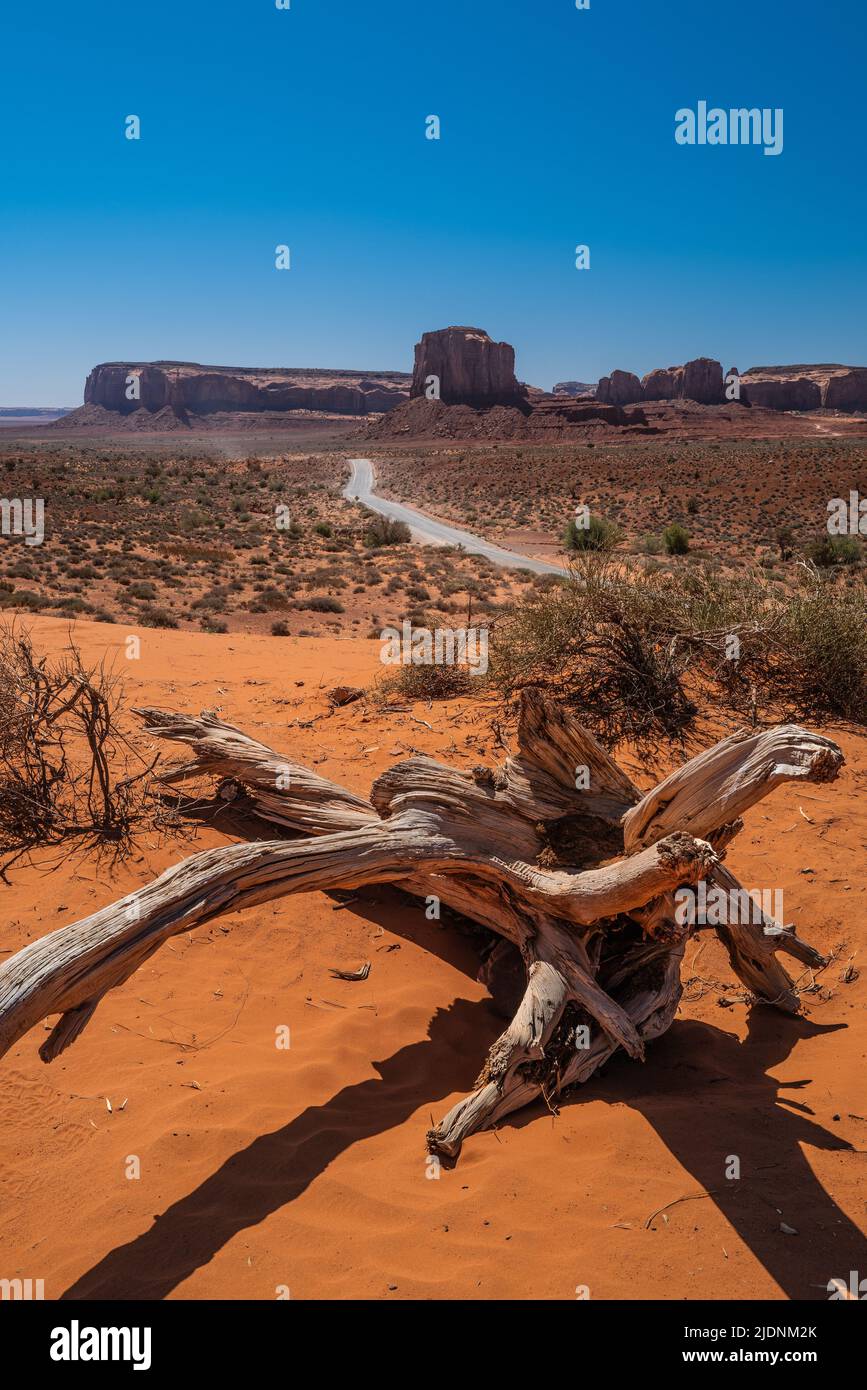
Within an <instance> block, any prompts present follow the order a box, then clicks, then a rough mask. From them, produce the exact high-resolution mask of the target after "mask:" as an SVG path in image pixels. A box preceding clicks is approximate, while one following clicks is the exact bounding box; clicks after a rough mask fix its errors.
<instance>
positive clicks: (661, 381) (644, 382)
mask: <svg viewBox="0 0 867 1390" xmlns="http://www.w3.org/2000/svg"><path fill="white" fill-rule="evenodd" d="M682 380H683V367H655V368H654V370H653V371H652V372H648V373H647V376H645V377H642V379H641V398H642V400H645V401H674V400H676V399H677V397H678V396H679V395H680V386H681V382H682Z"/></svg>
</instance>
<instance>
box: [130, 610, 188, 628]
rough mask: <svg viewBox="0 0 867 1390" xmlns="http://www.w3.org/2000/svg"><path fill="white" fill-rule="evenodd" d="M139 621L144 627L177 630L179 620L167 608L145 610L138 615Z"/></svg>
mask: <svg viewBox="0 0 867 1390" xmlns="http://www.w3.org/2000/svg"><path fill="white" fill-rule="evenodd" d="M138 621H139V622H140V623H141V625H142V627H167V628H176V627H177V625H178V620H177V618H176V617H175V616H174V615H173V614H172V613H170V612H169V611H168V609H167V608H152V607H150V606H148V607H147V608H143V609H142V610H141V612H140V613H139V615H138Z"/></svg>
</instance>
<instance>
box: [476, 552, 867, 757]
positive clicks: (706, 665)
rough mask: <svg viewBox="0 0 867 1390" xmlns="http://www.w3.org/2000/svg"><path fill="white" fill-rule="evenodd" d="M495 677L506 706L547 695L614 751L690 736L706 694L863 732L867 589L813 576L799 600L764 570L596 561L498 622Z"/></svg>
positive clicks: (808, 575) (719, 701)
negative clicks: (511, 699) (849, 723)
mask: <svg viewBox="0 0 867 1390" xmlns="http://www.w3.org/2000/svg"><path fill="white" fill-rule="evenodd" d="M732 637H737V644H735V645H734V649H733V646H732V643H731V638H732ZM733 652H736V655H735V654H733ZM491 678H492V680H493V682H494V684H495V685H496V686H497V687H498V688H499V689H500V690H501V691H502V692H503V693H504V694H505V695H506V696H507V697H508V696H512V695H514V694H515V693H516V692H517V691H518V690H520V689H521V688H522V687H523V686H527V685H543V686H545V685H547V686H550V687H551V688H552V690H554V691H556V693H558V694H559V695H560V696H561V698H563V699H564V700H565V701H566V702H567V703H568V704H569V705H570V706H572V708H574V709H575V710H576V712H577V713H578V715H579V717H580V719H581V720H582V722H584V723H585V724H587V725H588V727H589V728H591V729H592V730H593V731H594V732H595V733H596V734H597V735H598V736H599V737H600V738H602V739H603V740H604V741H605V742H606V743H608V744H609V745H613V744H616V743H617V742H618V741H620V740H622V739H624V738H630V739H633V740H635V741H636V742H639V743H640V742H641V741H643V740H649V739H659V738H663V739H677V738H681V737H682V736H683V735H684V733H685V731H686V730H688V729H689V728H690V726H691V725H692V723H693V721H694V718H695V715H696V713H697V707H698V702H699V699H700V698H702V697H706V696H707V695H708V693H711V695H712V699H713V701H714V704H715V705H716V706H717V707H718V708H723V709H726V710H728V711H730V712H732V713H737V714H739V715H742V714H743V713H744V712H745V711H750V712H753V711H755V712H756V713H757V712H758V710H759V709H764V708H767V709H768V710H769V711H771V712H774V711H776V712H777V714H778V713H779V712H780V710H781V709H783V710H784V711H785V712H786V713H787V714H788V713H791V714H794V715H798V716H800V717H808V718H809V717H812V718H818V717H822V716H837V717H843V718H846V719H852V720H858V721H859V722H861V723H865V722H867V590H865V586H864V584H863V583H862V582H860V580H858V579H853V580H852V582H851V583H850V584H849V585H848V586H847V585H844V584H842V583H841V582H840V581H839V580H836V579H832V578H825V577H823V576H822V575H821V574H820V573H819V571H817V570H816V569H810V570H807V571H806V572H805V574H804V580H803V586H802V588H801V589H800V590H798V591H797V592H795V593H794V594H793V593H792V592H791V591H790V590H786V589H784V588H782V587H781V586H780V585H777V584H774V583H772V582H769V581H768V580H767V579H766V577H765V576H764V575H763V574H762V573H761V571H759V570H749V571H745V572H742V573H740V574H738V575H737V576H736V577H725V576H722V575H720V574H719V573H718V572H715V571H714V570H712V569H711V568H710V567H709V566H699V567H696V568H695V569H692V570H685V571H682V572H681V571H678V572H676V573H670V572H668V571H666V570H656V571H653V570H650V569H648V568H645V567H644V566H642V565H636V566H626V565H618V564H615V563H614V562H613V561H612V560H611V559H610V557H609V558H606V557H603V556H598V555H597V556H590V555H588V556H585V557H583V558H582V559H581V560H580V562H576V563H575V565H574V566H573V572H572V574H571V576H570V578H569V580H568V581H567V582H566V583H565V584H558V585H555V586H552V587H550V588H548V589H539V588H534V589H533V590H532V591H531V592H530V593H529V594H527V595H526V596H523V597H522V598H521V600H520V601H519V602H518V604H517V605H516V606H515V607H514V608H512V609H511V610H509V611H508V612H507V613H506V614H505V615H504V616H503V617H501V618H499V619H498V621H497V625H496V627H495V628H494V630H493V643H492V649H491ZM775 717H776V716H775Z"/></svg>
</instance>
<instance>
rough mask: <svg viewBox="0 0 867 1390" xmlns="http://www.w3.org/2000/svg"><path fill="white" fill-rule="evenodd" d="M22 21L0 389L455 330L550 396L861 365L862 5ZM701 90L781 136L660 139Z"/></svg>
mask: <svg viewBox="0 0 867 1390" xmlns="http://www.w3.org/2000/svg"><path fill="white" fill-rule="evenodd" d="M17 9H18V12H17V13H15V14H12V13H11V8H7V14H6V17H4V20H3V36H4V39H5V43H4V50H5V55H6V62H5V64H4V78H3V83H2V84H0V156H2V200H3V206H2V216H0V305H2V308H0V322H2V334H0V405H54V404H59V405H75V404H78V403H79V402H80V400H81V392H82V387H83V383H84V377H85V375H86V373H87V370H88V369H89V368H90V367H91V366H92V365H93V364H94V363H96V362H98V361H106V360H114V359H126V358H132V359H153V358H178V359H190V360H195V361H204V362H213V363H226V364H232V365H248V366H328V367H357V368H366V369H368V370H373V369H377V368H404V369H409V368H410V367H411V362H412V347H413V344H414V342H415V341H416V340H417V338H418V337H419V335H420V333H421V332H423V331H424V330H425V329H430V328H438V327H443V326H445V325H447V324H450V323H459V324H473V325H478V326H481V327H482V328H486V329H487V330H488V332H489V333H491V334H492V335H493V336H494V337H496V338H505V339H507V340H508V341H509V342H512V343H513V344H514V345H515V348H516V350H517V367H518V375H519V376H520V377H521V378H522V379H523V380H526V381H529V382H532V383H533V384H536V385H540V386H543V387H547V388H550V386H551V385H552V384H553V382H554V381H556V380H560V379H564V378H577V379H579V380H588V381H592V380H595V379H596V378H597V377H598V376H599V375H600V374H602V373H604V372H607V371H610V370H611V369H612V368H614V367H622V368H627V369H631V370H633V371H637V372H639V373H643V372H645V371H648V370H650V369H651V368H652V367H656V366H666V365H668V364H670V363H676V362H682V361H684V360H686V359H688V358H689V357H694V356H697V355H700V354H709V355H711V356H715V357H718V358H720V359H721V360H722V362H723V366H724V367H729V366H732V365H735V366H737V367H739V369H740V370H741V371H743V370H745V369H746V368H747V367H749V366H754V365H759V364H771V363H779V362H805V361H806V362H809V361H817V362H821V361H841V362H852V363H867V254H865V228H867V216H865V213H867V180H865V162H867V159H865V151H867V129H865V127H867V117H865V105H867V103H865V99H864V93H865V76H864V73H865V67H864V64H865V48H867V45H865V38H867V20H865V18H864V6H863V4H862V3H861V0H823V3H822V4H813V3H807V0H787V3H783V0H775V2H774V3H770V0H749V3H746V2H745V0H730V3H728V4H726V5H723V4H718V5H712V4H707V3H699V0H667V3H665V4H661V3H657V4H653V3H651V0H641V2H639V0H625V3H624V0H591V8H590V9H589V10H587V11H578V10H576V9H575V5H574V0H499V2H497V0H462V3H456V0H432V2H431V3H415V4H413V3H407V0H400V3H398V0H379V2H377V0H368V3H362V0H291V9H290V10H288V11H280V10H277V9H276V6H275V5H274V4H273V0H236V3H229V2H228V0H212V3H208V2H207V0H175V3H172V4H167V3H164V0H149V3H148V4H147V5H137V4H125V3H123V0H112V2H111V3H109V2H108V0H88V3H87V4H86V5H83V6H79V5H70V4H68V3H59V0H43V3H40V4H39V5H38V6H33V5H31V6H27V7H25V6H24V5H21V6H19V7H17ZM701 99H704V100H707V101H708V102H709V104H710V105H711V106H720V107H723V108H728V107H730V106H748V107H752V106H757V107H782V108H783V110H784V113H785V115H784V149H783V153H782V154H781V155H780V156H779V157H776V158H773V157H766V156H764V155H763V153H762V150H761V149H760V148H754V147H709V146H705V147H703V148H702V147H698V146H695V147H683V146H678V145H677V144H676V143H675V140H674V113H675V111H676V110H677V109H678V108H680V107H686V106H691V107H693V108H694V107H695V106H696V104H697V102H698V101H699V100H701ZM129 114H137V115H138V116H139V117H140V118H141V122H142V138H141V140H140V141H138V142H135V141H129V140H127V139H125V137H124V120H125V117H126V116H127V115H129ZM430 114H436V115H438V116H439V117H440V119H441V122H442V136H441V139H440V140H439V141H438V142H437V141H430V140H427V139H425V117H426V116H428V115H430ZM278 243H287V244H288V245H289V246H290V247H291V251H292V269H291V270H290V271H288V272H279V271H276V270H275V269H274V247H275V246H276V245H277V244H278ZM578 243H586V244H589V246H590V248H591V268H590V270H589V271H577V270H576V269H575V268H574V247H575V245H576V244H578Z"/></svg>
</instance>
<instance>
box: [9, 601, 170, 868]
mask: <svg viewBox="0 0 867 1390" xmlns="http://www.w3.org/2000/svg"><path fill="white" fill-rule="evenodd" d="M119 703H120V687H119V684H118V683H117V681H116V680H115V679H114V678H113V677H112V676H111V675H110V674H109V673H108V672H107V671H106V669H105V668H104V667H103V666H96V667H87V666H85V665H84V663H83V662H82V659H81V656H80V653H79V652H78V650H77V649H76V648H75V647H74V646H72V645H70V646H69V647H68V648H67V650H66V651H64V652H62V653H61V655H60V656H58V657H56V658H48V657H44V656H43V657H39V656H37V655H36V653H35V652H34V650H33V646H32V644H31V640H30V637H29V635H28V634H27V633H25V632H23V631H22V630H21V629H19V628H17V627H15V626H14V624H13V625H7V626H6V627H3V628H0V878H3V879H5V878H6V874H7V872H8V870H9V869H10V868H11V867H12V865H13V864H14V863H16V862H17V861H18V860H20V859H23V858H26V857H28V856H30V855H31V854H32V853H33V852H34V851H35V850H38V849H45V848H48V847H51V846H55V847H56V846H62V847H64V848H76V849H85V848H92V847H96V848H97V849H109V850H110V853H111V854H112V856H120V857H122V856H123V855H124V854H125V853H126V852H127V851H128V850H129V849H130V848H131V845H132V841H133V836H134V833H135V831H136V829H153V828H154V827H155V826H157V825H160V824H164V823H166V820H167V817H166V813H165V812H164V811H162V810H161V809H160V803H159V802H158V801H157V800H155V799H153V798H151V796H150V788H149V774H150V767H149V766H148V765H147V764H145V763H144V761H143V760H142V759H141V758H140V757H139V755H138V754H137V753H136V752H135V751H134V749H133V748H132V746H131V745H130V744H129V742H128V741H127V739H126V737H125V736H124V734H123V733H122V732H121V730H120V728H119V725H118V709H119Z"/></svg>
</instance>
